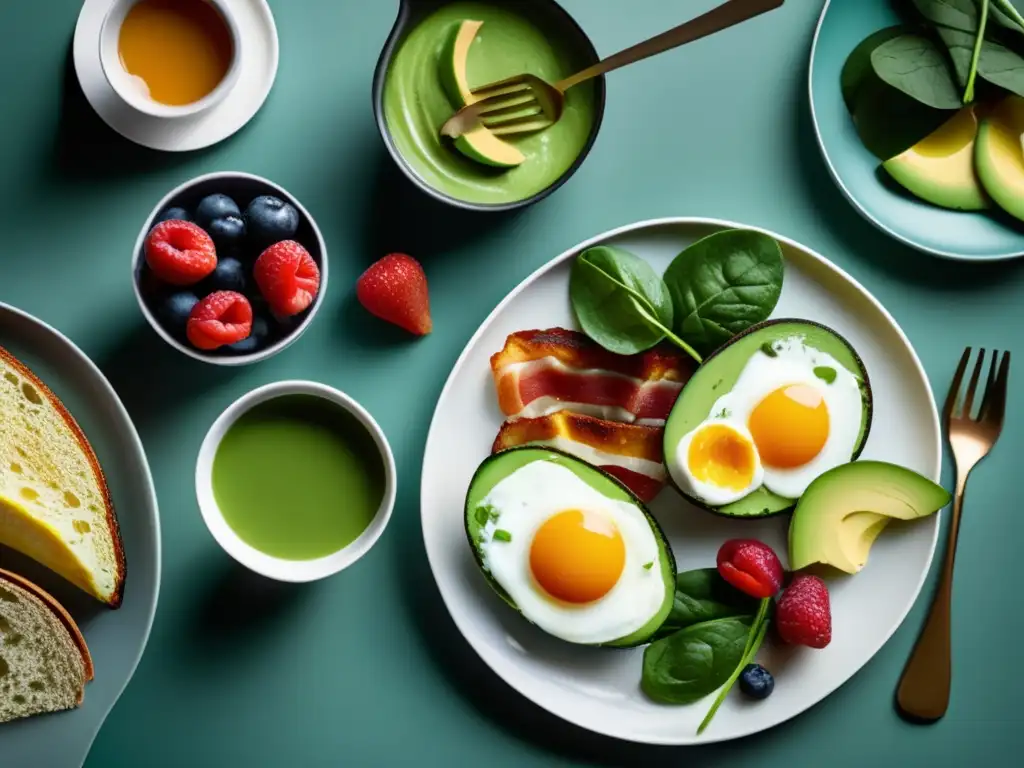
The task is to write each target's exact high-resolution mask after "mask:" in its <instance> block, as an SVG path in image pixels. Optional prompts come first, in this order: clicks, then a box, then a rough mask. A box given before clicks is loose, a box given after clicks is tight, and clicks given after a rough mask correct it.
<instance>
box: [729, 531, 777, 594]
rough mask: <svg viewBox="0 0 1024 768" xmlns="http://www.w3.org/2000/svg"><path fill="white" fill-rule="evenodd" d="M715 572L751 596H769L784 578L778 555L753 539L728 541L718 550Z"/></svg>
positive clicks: (775, 591)
mask: <svg viewBox="0 0 1024 768" xmlns="http://www.w3.org/2000/svg"><path fill="white" fill-rule="evenodd" d="M718 573H719V574H721V576H722V578H723V579H725V580H726V581H727V582H729V583H730V584H732V585H733V586H734V587H736V589H738V590H740V591H741V592H745V593H746V594H748V595H750V596H752V597H772V596H773V595H775V594H776V593H777V592H778V591H779V589H780V588H781V587H782V577H783V575H784V572H783V569H782V563H780V562H779V558H778V556H777V555H776V554H775V552H774V551H773V550H772V548H771V547H769V546H768V545H767V544H764V543H763V542H760V541H757V540H756V539H729V541H727V542H725V543H724V544H723V545H722V546H721V548H720V549H719V550H718Z"/></svg>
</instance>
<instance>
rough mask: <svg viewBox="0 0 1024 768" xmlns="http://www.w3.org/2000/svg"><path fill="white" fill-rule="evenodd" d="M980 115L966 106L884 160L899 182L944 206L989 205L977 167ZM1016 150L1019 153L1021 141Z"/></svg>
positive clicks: (971, 207)
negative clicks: (976, 170) (918, 139)
mask: <svg viewBox="0 0 1024 768" xmlns="http://www.w3.org/2000/svg"><path fill="white" fill-rule="evenodd" d="M977 132H978V118H977V116H976V115H975V113H974V108H973V107H964V108H963V109H961V110H959V111H958V112H957V113H956V114H955V115H953V117H951V118H950V119H949V120H947V121H946V122H945V123H943V124H942V125H941V126H940V127H939V128H938V129H936V130H935V131H933V132H932V133H930V134H929V135H928V136H926V137H925V138H923V139H921V141H919V142H918V143H917V144H915V145H914V146H912V147H911V148H910V149H908V150H907V151H905V152H902V153H900V154H899V155H896V156H895V157H893V158H890V159H889V160H886V161H885V162H884V163H882V167H883V168H885V170H886V171H888V173H889V175H890V176H891V177H892V178H893V179H894V180H895V181H897V182H899V184H900V185H902V186H903V187H904V188H906V189H907V190H908V191H910V192H912V193H913V194H914V195H916V196H917V197H919V198H921V199H922V200H924V201H926V202H929V203H932V204H933V205H938V206H940V207H942V208H952V209H954V210H960V211H980V210H982V209H984V208H988V207H990V205H991V203H990V202H989V199H988V197H987V196H986V195H985V192H984V190H983V189H982V184H981V181H980V180H979V178H978V174H977V173H975V168H974V144H975V136H976V135H977ZM1017 152H1018V154H1020V142H1019V141H1018V146H1017Z"/></svg>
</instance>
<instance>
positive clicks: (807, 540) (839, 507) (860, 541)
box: [789, 461, 950, 573]
mask: <svg viewBox="0 0 1024 768" xmlns="http://www.w3.org/2000/svg"><path fill="white" fill-rule="evenodd" d="M949 499H950V494H949V491H947V490H946V489H945V488H943V487H942V486H941V485H936V484H935V483H933V482H932V481H931V480H929V479H928V478H926V477H922V476H921V475H919V474H918V473H917V472H913V471H911V470H909V469H907V468H905V467H901V466H898V465H896V464H889V463H888V462H884V461H855V462H851V463H850V464H842V465H840V466H838V467H834V468H833V469H830V470H829V471H828V472H824V473H822V474H821V475H820V476H819V477H817V478H815V479H814V481H813V482H812V483H811V484H810V485H809V486H808V487H807V490H806V491H804V495H803V496H801V497H800V502H799V503H798V504H797V505H796V510H795V511H794V512H793V519H792V520H790V523H789V565H790V568H792V569H793V570H794V571H796V570H799V569H801V568H806V567H807V566H809V565H814V564H816V563H823V564H825V565H830V566H832V567H833V568H837V569H839V570H840V571H844V572H846V573H857V572H858V571H860V570H861V569H862V568H863V567H864V565H865V563H867V560H868V553H869V551H870V550H871V545H872V544H873V543H874V542H875V539H876V538H877V537H878V534H880V533H881V532H882V530H884V528H885V527H886V525H888V524H889V521H890V520H915V519H917V518H919V517H927V516H928V515H931V514H934V513H935V512H937V511H938V510H940V509H942V508H943V507H944V506H946V504H948V503H949Z"/></svg>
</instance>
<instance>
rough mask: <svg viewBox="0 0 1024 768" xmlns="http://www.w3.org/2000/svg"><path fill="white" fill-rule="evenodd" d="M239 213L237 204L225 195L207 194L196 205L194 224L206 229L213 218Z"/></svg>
mask: <svg viewBox="0 0 1024 768" xmlns="http://www.w3.org/2000/svg"><path fill="white" fill-rule="evenodd" d="M241 215H242V212H241V211H240V210H239V209H238V204H237V203H235V201H234V200H232V199H231V198H230V197H228V196H227V195H207V196H206V197H204V198H203V199H202V200H200V201H199V205H197V206H196V224H198V225H199V226H200V227H202V228H203V229H208V228H209V226H210V222H211V221H213V220H214V219H223V218H224V217H225V216H241Z"/></svg>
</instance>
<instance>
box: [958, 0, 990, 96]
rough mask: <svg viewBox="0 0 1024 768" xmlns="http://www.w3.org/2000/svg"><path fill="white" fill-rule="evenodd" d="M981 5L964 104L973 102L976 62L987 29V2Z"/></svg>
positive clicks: (982, 1) (986, 0)
mask: <svg viewBox="0 0 1024 768" xmlns="http://www.w3.org/2000/svg"><path fill="white" fill-rule="evenodd" d="M979 2H980V3H981V17H980V18H979V19H978V31H977V32H976V33H975V35H974V47H973V48H972V49H971V63H970V65H969V67H968V70H967V84H966V85H965V86H964V104H970V103H971V102H973V101H974V80H975V78H976V77H977V76H978V60H979V59H980V58H981V48H982V45H984V43H985V29H986V28H987V27H988V0H979Z"/></svg>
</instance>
